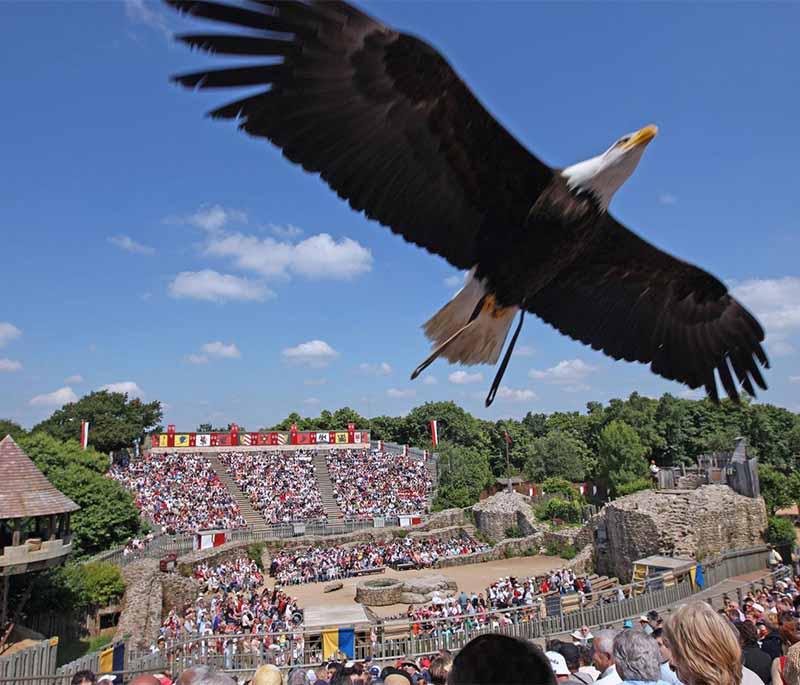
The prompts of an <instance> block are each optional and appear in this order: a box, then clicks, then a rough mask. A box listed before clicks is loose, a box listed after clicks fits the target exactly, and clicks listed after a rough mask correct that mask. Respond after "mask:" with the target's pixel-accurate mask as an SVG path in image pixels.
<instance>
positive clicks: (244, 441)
mask: <svg viewBox="0 0 800 685" xmlns="http://www.w3.org/2000/svg"><path fill="white" fill-rule="evenodd" d="M239 444H240V445H244V446H245V447H250V433H242V434H241V435H240V436H239Z"/></svg>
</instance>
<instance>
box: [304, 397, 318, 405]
mask: <svg viewBox="0 0 800 685" xmlns="http://www.w3.org/2000/svg"><path fill="white" fill-rule="evenodd" d="M303 404H308V405H314V404H319V400H318V399H317V398H316V397H306V399H304V400H303Z"/></svg>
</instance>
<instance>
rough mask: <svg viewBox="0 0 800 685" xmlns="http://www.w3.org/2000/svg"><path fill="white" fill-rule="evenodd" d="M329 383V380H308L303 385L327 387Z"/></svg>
mask: <svg viewBox="0 0 800 685" xmlns="http://www.w3.org/2000/svg"><path fill="white" fill-rule="evenodd" d="M327 382H328V379H327V378H306V379H305V380H304V381H303V385H308V386H317V385H325V384H326V383H327Z"/></svg>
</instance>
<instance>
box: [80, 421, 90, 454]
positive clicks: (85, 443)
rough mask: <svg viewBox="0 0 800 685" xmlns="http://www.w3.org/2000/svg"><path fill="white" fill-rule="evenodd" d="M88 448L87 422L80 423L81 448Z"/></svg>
mask: <svg viewBox="0 0 800 685" xmlns="http://www.w3.org/2000/svg"><path fill="white" fill-rule="evenodd" d="M88 446H89V422H88V421H81V447H82V448H83V449H86V448H87V447H88Z"/></svg>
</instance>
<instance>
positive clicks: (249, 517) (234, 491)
mask: <svg viewBox="0 0 800 685" xmlns="http://www.w3.org/2000/svg"><path fill="white" fill-rule="evenodd" d="M205 456H206V458H207V459H208V461H209V462H210V463H211V466H212V468H213V469H214V471H216V473H217V476H218V477H219V479H220V481H222V484H223V485H224V486H225V487H226V488H227V490H228V493H229V494H230V496H231V498H232V499H233V501H234V502H236V504H237V505H238V507H239V511H241V512H242V517H243V518H244V520H245V521H246V522H247V525H248V526H250V527H251V528H252V530H253V531H256V532H259V531H265V530H267V522H266V520H264V517H263V516H262V515H261V514H260V513H259V512H258V511H256V509H255V508H254V507H253V504H252V503H251V502H250V497H249V496H248V495H247V494H245V493H244V492H242V489H241V488H240V487H239V486H238V485H237V484H236V481H235V480H233V478H232V477H231V475H230V474H229V473H228V471H227V470H226V469H225V464H223V463H222V462H221V461H220V460H219V458H218V457H217V455H216V454H214V453H208V454H206V455H205Z"/></svg>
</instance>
